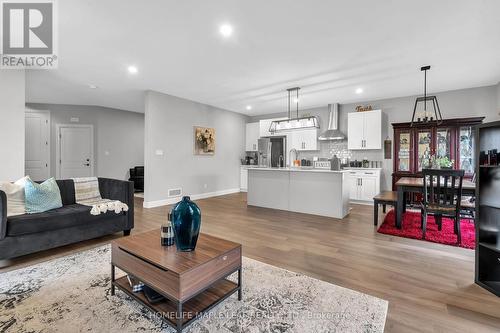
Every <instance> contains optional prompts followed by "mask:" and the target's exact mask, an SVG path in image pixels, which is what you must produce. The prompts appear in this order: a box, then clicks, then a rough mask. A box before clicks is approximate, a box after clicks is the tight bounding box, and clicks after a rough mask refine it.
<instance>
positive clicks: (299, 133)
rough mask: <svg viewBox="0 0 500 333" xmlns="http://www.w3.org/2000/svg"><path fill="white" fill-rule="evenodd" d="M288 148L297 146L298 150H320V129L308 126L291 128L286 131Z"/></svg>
mask: <svg viewBox="0 0 500 333" xmlns="http://www.w3.org/2000/svg"><path fill="white" fill-rule="evenodd" d="M286 136H287V144H288V147H287V149H288V150H290V149H292V148H295V149H296V150H297V151H307V150H318V130H317V129H316V128H307V129H301V130H291V131H289V132H287V133H286Z"/></svg>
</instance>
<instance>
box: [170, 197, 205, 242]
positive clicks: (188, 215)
mask: <svg viewBox="0 0 500 333" xmlns="http://www.w3.org/2000/svg"><path fill="white" fill-rule="evenodd" d="M169 217H170V221H171V222H172V226H173V229H174V238H175V246H176V247H177V250H178V251H184V252H188V251H194V249H195V247H196V242H197V241H198V235H199V234H200V227H201V211H200V208H199V207H198V206H197V205H196V204H195V203H194V202H192V201H191V198H190V197H183V198H182V200H181V201H179V202H178V203H177V204H176V205H175V206H174V208H172V211H171V212H170V216H169Z"/></svg>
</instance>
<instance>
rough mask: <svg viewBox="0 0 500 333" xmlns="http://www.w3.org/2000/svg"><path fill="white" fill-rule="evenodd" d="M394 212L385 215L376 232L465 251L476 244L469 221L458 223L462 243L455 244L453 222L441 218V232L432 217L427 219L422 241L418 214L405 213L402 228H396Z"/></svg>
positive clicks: (474, 234) (471, 224)
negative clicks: (456, 247)
mask: <svg viewBox="0 0 500 333" xmlns="http://www.w3.org/2000/svg"><path fill="white" fill-rule="evenodd" d="M395 219H396V217H395V212H394V210H391V211H389V212H388V213H387V215H386V216H385V219H384V223H382V225H381V226H380V228H379V229H378V232H380V233H382V234H387V235H393V236H398V237H405V238H413V239H420V240H424V241H428V242H433V243H440V244H446V245H453V246H460V247H463V248H466V249H474V247H475V244H476V233H475V231H474V223H473V221H471V220H469V219H462V221H461V222H460V231H461V232H462V243H461V244H457V235H455V234H454V233H453V220H452V219H448V218H443V225H442V229H441V231H439V230H438V226H437V224H436V221H435V220H434V217H433V216H429V218H428V219H427V229H426V230H427V231H426V233H425V239H422V228H420V212H412V211H407V212H406V213H404V215H403V227H402V228H401V229H398V228H396V226H395V225H394V223H395Z"/></svg>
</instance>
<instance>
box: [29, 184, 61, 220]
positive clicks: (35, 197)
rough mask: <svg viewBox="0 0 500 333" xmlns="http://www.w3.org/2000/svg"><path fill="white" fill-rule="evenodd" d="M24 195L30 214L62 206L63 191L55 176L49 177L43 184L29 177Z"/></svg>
mask: <svg viewBox="0 0 500 333" xmlns="http://www.w3.org/2000/svg"><path fill="white" fill-rule="evenodd" d="M24 195H25V197H26V212H27V213H28V214H34V213H42V212H46V211H48V210H51V209H55V208H60V207H62V200H61V192H60V191H59V186H57V182H56V180H55V179H54V178H50V179H47V180H46V181H44V182H43V183H41V184H38V183H35V182H34V181H32V180H31V179H29V178H27V179H26V184H25V186H24Z"/></svg>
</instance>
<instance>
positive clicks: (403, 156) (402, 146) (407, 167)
mask: <svg viewBox="0 0 500 333" xmlns="http://www.w3.org/2000/svg"><path fill="white" fill-rule="evenodd" d="M397 137H398V142H396V144H397V152H396V153H397V171H400V172H411V162H412V158H411V144H412V140H411V132H410V131H400V132H399V135H398V136H397Z"/></svg>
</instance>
